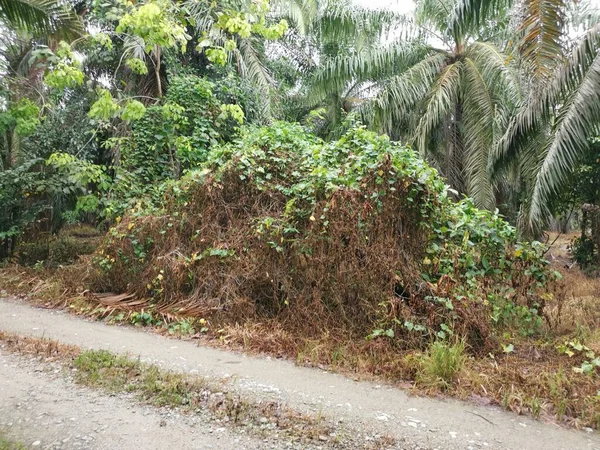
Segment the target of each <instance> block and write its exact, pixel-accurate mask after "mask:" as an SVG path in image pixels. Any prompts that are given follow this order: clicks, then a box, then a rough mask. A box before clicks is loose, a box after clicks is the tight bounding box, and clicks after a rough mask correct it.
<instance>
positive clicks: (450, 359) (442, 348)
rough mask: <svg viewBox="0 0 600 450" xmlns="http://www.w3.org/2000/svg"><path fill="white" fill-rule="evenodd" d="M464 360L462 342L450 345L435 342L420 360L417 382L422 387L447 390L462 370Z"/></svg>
mask: <svg viewBox="0 0 600 450" xmlns="http://www.w3.org/2000/svg"><path fill="white" fill-rule="evenodd" d="M466 359H467V357H466V355H465V345H464V342H462V341H457V342H455V343H453V344H451V343H448V342H444V341H435V342H434V343H432V344H431V345H430V347H429V349H428V350H427V353H426V354H425V355H424V356H423V357H422V359H421V369H420V373H419V374H418V375H417V381H418V382H419V383H421V384H424V385H430V386H439V387H441V388H443V389H447V388H448V387H449V386H450V385H451V383H452V381H453V380H454V377H455V376H456V374H458V373H459V372H460V371H461V370H462V369H463V367H464V364H465V361H466Z"/></svg>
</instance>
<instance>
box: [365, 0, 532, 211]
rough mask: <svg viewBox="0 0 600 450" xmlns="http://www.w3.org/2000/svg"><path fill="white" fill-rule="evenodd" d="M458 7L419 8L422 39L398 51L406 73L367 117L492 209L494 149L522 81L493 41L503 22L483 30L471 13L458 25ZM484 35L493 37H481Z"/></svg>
mask: <svg viewBox="0 0 600 450" xmlns="http://www.w3.org/2000/svg"><path fill="white" fill-rule="evenodd" d="M456 5H457V1H455V0H423V1H421V2H419V3H418V5H417V9H416V12H415V18H414V21H413V22H412V23H411V24H410V25H411V26H412V27H413V28H414V29H416V30H418V34H417V35H416V37H415V39H414V40H413V41H412V42H411V43H410V44H409V45H408V46H407V45H406V44H403V45H402V44H401V46H400V47H401V48H402V49H403V51H398V50H397V49H395V50H394V52H395V53H396V55H397V56H398V59H396V60H394V63H395V65H396V67H398V68H400V69H401V70H400V72H399V73H395V74H394V75H393V76H391V77H386V78H384V79H383V80H382V81H380V82H379V86H380V92H379V93H378V95H377V97H376V98H375V100H374V101H373V102H372V103H371V105H370V107H368V108H367V113H366V116H367V118H368V119H369V121H370V122H371V123H372V124H373V125H374V126H376V127H377V128H378V129H379V130H380V131H383V132H386V133H388V134H391V135H394V136H405V137H406V138H407V139H408V140H409V141H410V142H412V143H413V144H414V145H415V146H416V148H417V149H418V151H419V152H420V153H421V154H422V155H424V156H426V157H428V159H430V160H432V161H433V162H434V164H435V165H436V166H437V167H438V168H439V169H440V170H441V171H442V173H443V174H444V175H445V176H446V177H447V179H448V181H449V184H450V185H451V186H452V187H453V188H454V189H455V190H457V191H458V192H459V193H460V194H466V195H469V196H471V197H473V199H474V200H475V202H476V204H477V205H479V206H481V207H485V208H493V207H494V205H495V194H496V186H495V185H494V183H493V182H492V179H491V177H490V175H489V172H488V165H489V157H490V150H491V149H492V148H493V146H494V144H495V142H496V141H498V140H499V139H500V138H501V137H502V135H503V134H504V131H505V127H506V125H507V124H508V121H509V118H510V117H511V115H512V114H513V113H514V111H515V109H516V108H517V106H518V105H519V102H520V96H521V91H520V80H519V77H518V76H517V74H516V71H515V68H514V67H513V66H512V65H511V64H508V63H507V61H508V57H507V55H506V54H504V53H503V51H502V49H501V48H499V47H498V46H497V45H495V43H494V42H492V40H491V39H489V35H490V33H489V30H491V29H492V28H493V27H496V26H498V24H499V22H493V23H489V24H487V26H481V25H480V24H479V23H478V22H477V21H475V20H473V19H472V18H471V17H469V16H464V17H463V19H462V20H459V21H458V25H459V26H455V24H454V22H453V20H454V15H453V11H454V10H455V8H456ZM500 17H501V18H505V17H506V16H505V15H504V16H500ZM499 28H501V27H499ZM484 35H485V36H486V38H488V39H487V40H483V39H481V38H480V37H481V36H484ZM399 127H400V129H398V128H399Z"/></svg>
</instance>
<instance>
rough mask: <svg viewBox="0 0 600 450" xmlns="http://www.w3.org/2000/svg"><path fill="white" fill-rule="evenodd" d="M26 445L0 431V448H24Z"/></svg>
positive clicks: (5, 449)
mask: <svg viewBox="0 0 600 450" xmlns="http://www.w3.org/2000/svg"><path fill="white" fill-rule="evenodd" d="M25 449H26V447H25V446H24V445H23V444H21V443H20V442H16V441H13V440H12V439H8V438H6V437H5V436H3V435H2V433H1V432H0V450H25Z"/></svg>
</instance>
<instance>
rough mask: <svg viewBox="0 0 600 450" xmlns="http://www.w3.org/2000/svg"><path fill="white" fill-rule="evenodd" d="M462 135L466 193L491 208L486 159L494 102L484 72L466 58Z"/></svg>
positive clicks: (490, 145)
mask: <svg viewBox="0 0 600 450" xmlns="http://www.w3.org/2000/svg"><path fill="white" fill-rule="evenodd" d="M463 67H464V78H465V79H464V84H463V91H464V102H463V135H464V149H465V171H466V174H465V175H466V177H465V178H466V181H467V192H468V194H469V195H470V196H471V197H472V198H473V200H474V201H475V204H476V205H477V206H479V207H482V208H487V209H492V208H493V207H494V186H493V183H492V182H491V177H490V175H489V173H488V155H489V151H490V149H491V148H492V145H493V143H494V115H495V114H496V112H495V108H494V99H493V97H492V93H491V91H490V89H489V86H488V83H489V82H490V81H491V80H486V79H485V78H484V76H485V72H483V71H480V69H479V67H478V66H477V65H476V64H475V62H474V61H473V60H471V59H470V58H465V60H464V64H463Z"/></svg>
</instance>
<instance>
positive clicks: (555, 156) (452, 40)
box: [0, 0, 600, 426]
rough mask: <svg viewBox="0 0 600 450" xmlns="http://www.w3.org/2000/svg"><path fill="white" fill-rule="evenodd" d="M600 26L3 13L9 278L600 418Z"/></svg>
mask: <svg viewBox="0 0 600 450" xmlns="http://www.w3.org/2000/svg"><path fill="white" fill-rule="evenodd" d="M79 7H81V11H85V14H81V15H78V14H79V12H80V11H79V9H78V8H79ZM538 7H541V8H543V11H542V13H540V9H539V8H538ZM513 18H514V19H513ZM549 18H552V19H550V20H549ZM598 23H599V21H598V13H597V11H596V9H594V8H593V7H591V6H590V4H589V2H585V1H579V2H572V3H571V2H562V1H557V2H545V3H544V4H543V5H539V2H533V1H523V2H516V3H515V2H509V1H494V2H480V1H476V0H443V1H440V0H435V1H433V0H431V1H430V0H421V1H419V2H416V4H415V8H414V11H412V13H410V14H408V15H406V16H400V15H398V14H395V13H394V12H390V11H378V10H369V9H364V8H361V7H358V6H356V5H354V4H352V3H350V2H345V1H337V0H333V1H320V2H316V3H314V2H313V3H310V4H309V3H307V2H292V3H289V4H282V3H277V4H275V3H273V4H270V3H269V2H268V1H267V0H265V1H262V0H261V1H257V2H250V3H245V2H227V3H219V4H217V3H210V2H204V1H195V0H194V1H191V0H190V1H187V0H185V1H181V2H174V1H171V0H145V1H141V2H136V3H127V2H126V3H123V2H119V1H112V0H108V1H106V2H84V3H83V4H81V5H79V6H78V7H77V8H74V9H71V8H70V4H68V3H63V2H57V3H54V2H52V1H48V0H43V1H42V0H30V1H27V2H23V1H16V2H8V3H7V2H6V1H4V2H3V1H1V0H0V24H1V25H2V30H3V31H2V34H3V36H4V37H5V38H6V39H3V40H4V41H6V42H7V45H6V46H3V47H2V49H0V51H1V52H2V58H0V64H2V69H3V70H2V71H1V74H2V75H0V80H1V82H0V97H2V102H0V134H1V135H2V139H1V140H0V157H1V158H0V159H1V168H0V258H1V259H2V260H3V263H2V264H5V265H7V266H8V267H6V268H5V269H3V271H2V272H1V273H0V279H1V280H2V281H3V287H4V286H6V288H7V289H11V290H13V291H19V292H23V291H29V293H31V294H34V295H39V296H41V297H43V298H44V300H45V301H47V302H49V303H51V304H54V305H70V306H72V309H77V310H80V311H81V312H87V313H91V314H95V315H98V316H101V317H106V318H107V320H111V321H128V322H130V323H132V324H134V325H138V326H154V327H158V328H160V329H162V330H164V331H165V332H167V333H169V334H175V335H183V336H194V337H198V336H206V337H207V338H209V339H210V338H214V339H218V340H219V342H222V343H225V344H230V345H236V344H239V345H242V346H244V347H245V348H248V349H255V350H260V351H268V352H273V353H277V354H286V355H289V356H292V357H295V358H297V359H298V360H299V361H300V362H302V363H312V364H322V363H325V364H330V365H333V366H336V367H338V368H340V369H341V370H350V371H355V372H366V373H370V374H383V375H385V376H387V377H389V378H392V379H408V380H412V381H415V382H416V384H417V385H418V386H419V388H423V389H432V390H435V389H442V390H444V391H445V392H447V393H450V394H453V395H459V396H465V392H466V391H469V390H470V391H471V393H474V392H478V393H479V394H478V395H484V396H489V397H492V398H493V399H494V400H495V401H497V402H499V403H502V404H504V405H505V406H506V407H509V408H513V409H516V410H525V409H527V410H529V411H531V412H533V413H534V414H536V415H539V414H541V411H542V410H547V411H551V414H552V415H554V416H557V417H563V416H568V417H575V416H577V417H578V418H579V419H578V420H579V421H580V422H578V424H580V423H581V424H586V425H594V426H597V425H596V424H597V421H598V419H597V416H598V409H599V408H598V407H597V406H598V405H597V394H596V393H595V392H594V391H593V388H590V386H593V384H594V382H597V378H598V376H600V375H599V373H598V372H600V369H599V368H598V364H597V359H598V357H597V355H599V354H600V348H597V341H598V332H597V329H598V322H597V318H598V316H599V314H598V311H597V310H596V309H595V307H594V306H593V304H594V301H596V299H597V292H593V293H591V294H590V293H587V294H586V295H583V296H579V295H575V294H574V293H569V292H570V291H569V289H571V288H570V287H569V283H568V282H567V283H561V282H560V278H561V275H560V274H559V273H558V272H557V271H555V270H554V269H555V268H560V269H562V268H563V266H567V267H569V270H570V269H571V268H572V265H571V262H570V258H573V259H574V260H575V261H576V262H577V263H578V265H579V267H581V268H583V269H584V270H585V273H586V274H587V275H589V276H595V275H597V274H598V265H599V261H600V259H599V258H600V252H599V248H600V219H599V217H600V215H599V214H600V213H599V211H600V206H599V205H600V197H599V192H600V176H599V174H600V169H599V168H600V160H599V159H598V154H599V153H598V142H597V141H598V137H597V136H598V134H599V130H598V123H600V108H599V107H598V105H600V101H599V100H600V99H599V98H598V95H600V94H598V93H600V78H598V76H597V75H598V70H597V68H598V67H597V66H598V65H599V64H600V56H598V55H599V53H598V48H599V46H600V38H599V36H600V35H599V31H600V28H599V25H598ZM550 55H551V56H550ZM557 55H560V56H561V57H557ZM383 132H385V133H386V134H387V135H384V134H382V133H383ZM388 136H390V137H388ZM411 146H414V149H415V150H416V151H413V150H412V147H411ZM497 208H498V209H497ZM551 222H552V223H559V224H560V227H561V231H565V232H566V231H568V229H569V227H578V228H579V230H580V233H579V235H578V236H571V237H573V238H574V239H573V240H572V242H571V244H570V249H571V254H570V255H568V256H560V257H559V258H558V259H556V258H555V257H554V256H553V253H552V252H554V249H556V246H553V248H552V249H551V250H549V249H548V248H547V247H546V246H545V245H543V244H541V243H540V242H537V241H535V240H533V239H534V238H538V239H540V238H542V237H544V229H545V227H547V226H548V225H549V224H550V223H551ZM559 237H560V236H558V237H557V238H556V239H558V238H559ZM542 240H543V239H542ZM100 242H101V245H99V244H100ZM547 242H548V243H550V244H552V242H550V241H547ZM558 242H561V241H560V240H559V241H558ZM563 247H564V246H563ZM548 251H550V253H548ZM548 255H550V257H551V258H553V261H554V262H555V264H554V266H551V264H550V262H549V261H547V260H546V259H545V257H548ZM11 263H18V264H20V266H14V265H10V264H11ZM21 266H26V267H21ZM563 272H565V274H566V275H567V277H570V279H571V278H573V277H576V276H578V275H574V274H573V272H570V271H563ZM577 283H578V284H579V285H581V286H597V285H596V284H595V283H596V281H594V280H591V279H590V280H588V279H585V278H582V279H577ZM82 293H85V296H84V295H83V294H82ZM84 297H85V298H84ZM580 300H581V301H580ZM578 301H580V303H578V304H575V303H576V302H578ZM584 311H585V313H584ZM567 322H568V324H569V325H568V326H567V325H565V323H567ZM558 348H560V349H562V350H561V351H562V353H560V351H559V350H558ZM578 348H581V349H585V351H579V350H577V349H578ZM528 349H529V350H528ZM565 349H566V350H565ZM567 351H568V352H569V353H570V352H575V353H573V355H571V357H569V355H568V353H567ZM538 355H539V358H538ZM532 358H533V359H532ZM552 358H557V360H556V361H557V362H555V363H554V364H555V365H552V364H551V363H550V360H551V359H552ZM532 361H533V362H532ZM528 364H534V365H535V364H538V365H539V368H540V370H541V371H542V372H543V373H545V374H547V377H539V378H538V379H536V380H529V379H528V378H527V375H526V374H525V375H524V374H523V373H520V372H519V370H518V369H517V368H518V367H524V366H527V365H528ZM573 369H576V370H577V373H576V375H573V374H572V373H571V372H573ZM477 370H480V371H481V373H484V374H486V375H485V376H486V378H485V379H478V377H477V376H476V375H474V373H476V372H477ZM567 373H568V374H569V376H566V375H565V374H567ZM459 374H460V376H458V375H459ZM570 376H576V377H577V380H578V381H577V383H578V384H577V386H575V385H574V384H571V381H570ZM536 383H537V384H536ZM486 386H487V387H486ZM574 386H575V387H574ZM579 386H582V387H581V388H580V389H579ZM480 387H481V389H483V391H482V392H480V391H481V389H480ZM575 391H577V392H575ZM561 395H563V397H564V396H568V397H569V398H566V399H565V398H563V399H561V398H560V396H561ZM574 395H576V398H575V397H574V398H571V397H572V396H574ZM515 399H518V400H515ZM543 402H546V403H545V404H543ZM517 404H520V405H521V406H517Z"/></svg>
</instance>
